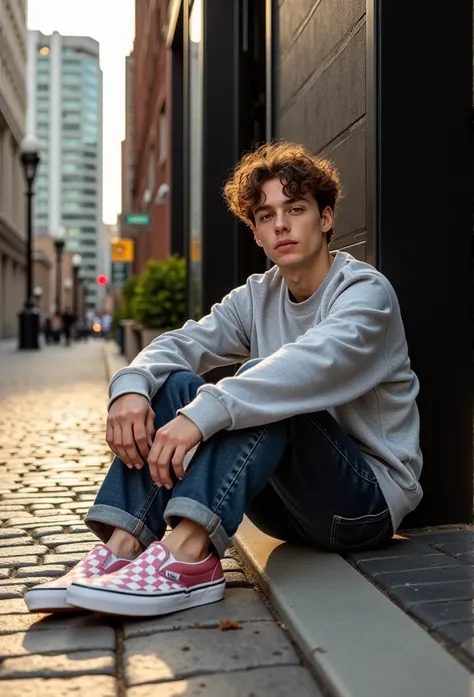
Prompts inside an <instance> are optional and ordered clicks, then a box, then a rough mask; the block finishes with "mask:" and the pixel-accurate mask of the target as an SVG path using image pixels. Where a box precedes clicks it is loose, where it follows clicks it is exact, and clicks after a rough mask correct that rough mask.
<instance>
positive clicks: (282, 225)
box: [275, 211, 288, 232]
mask: <svg viewBox="0 0 474 697" xmlns="http://www.w3.org/2000/svg"><path fill="white" fill-rule="evenodd" d="M275 230H276V231H277V232H279V231H282V230H288V221H287V218H286V215H285V213H284V212H283V211H281V212H277V214H276V216H275Z"/></svg>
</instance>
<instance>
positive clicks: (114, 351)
mask: <svg viewBox="0 0 474 697" xmlns="http://www.w3.org/2000/svg"><path fill="white" fill-rule="evenodd" d="M104 362H105V374H106V379H107V380H110V378H111V377H112V375H113V374H114V373H116V372H117V370H120V368H125V366H126V365H128V362H127V359H126V358H125V356H122V354H121V353H120V349H119V347H118V344H116V343H115V341H104Z"/></svg>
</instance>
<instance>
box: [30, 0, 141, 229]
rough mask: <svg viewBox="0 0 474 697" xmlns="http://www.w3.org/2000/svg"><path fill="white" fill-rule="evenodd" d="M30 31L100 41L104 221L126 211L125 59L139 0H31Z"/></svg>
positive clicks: (129, 48) (132, 34)
mask: <svg viewBox="0 0 474 697" xmlns="http://www.w3.org/2000/svg"><path fill="white" fill-rule="evenodd" d="M28 29H39V31H41V32H43V34H51V33H52V32H53V31H58V32H59V33H60V34H67V35H71V36H91V37H92V38H93V39H96V40H97V41H98V42H99V43H100V64H101V68H102V71H103V91H104V93H103V184H102V189H103V219H104V222H105V223H107V224H112V223H115V221H116V216H117V214H118V213H120V209H121V152H120V143H121V141H122V140H123V138H124V137H125V56H127V55H128V54H129V53H130V51H131V49H132V45H133V38H134V35H135V2H134V0H28Z"/></svg>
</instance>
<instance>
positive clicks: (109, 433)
mask: <svg viewBox="0 0 474 697" xmlns="http://www.w3.org/2000/svg"><path fill="white" fill-rule="evenodd" d="M105 440H106V441H107V445H108V446H109V448H110V449H111V451H112V452H113V453H114V455H117V453H116V452H115V443H114V427H113V425H112V424H111V422H110V421H107V428H106V430H105Z"/></svg>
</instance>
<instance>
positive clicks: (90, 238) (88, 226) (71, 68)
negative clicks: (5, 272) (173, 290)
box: [27, 31, 102, 310]
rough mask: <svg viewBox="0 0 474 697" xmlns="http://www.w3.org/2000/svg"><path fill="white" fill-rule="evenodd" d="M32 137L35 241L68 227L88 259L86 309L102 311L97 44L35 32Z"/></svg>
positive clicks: (69, 241)
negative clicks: (36, 157) (36, 153)
mask: <svg viewBox="0 0 474 697" xmlns="http://www.w3.org/2000/svg"><path fill="white" fill-rule="evenodd" d="M27 85H28V117H27V132H29V133H34V134H36V136H37V137H38V139H39V142H40V157H41V163H40V166H39V170H38V173H37V178H36V181H35V189H36V196H35V200H34V233H35V234H36V235H52V236H54V235H55V234H56V233H57V230H59V229H60V228H61V227H62V228H64V230H65V234H66V250H67V251H71V252H78V253H79V254H80V255H81V257H82V266H81V269H82V273H83V277H84V285H85V289H86V308H87V309H89V310H95V309H96V306H97V300H98V297H97V290H98V289H97V284H96V276H97V272H98V268H97V261H98V253H99V239H100V226H101V222H102V197H101V192H102V182H101V180H102V72H101V70H100V66H99V44H98V42H97V41H95V40H94V39H91V38H89V37H78V36H61V35H60V34H58V33H57V32H54V33H53V34H51V35H44V34H42V33H41V32H39V31H30V32H28V77H27Z"/></svg>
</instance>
